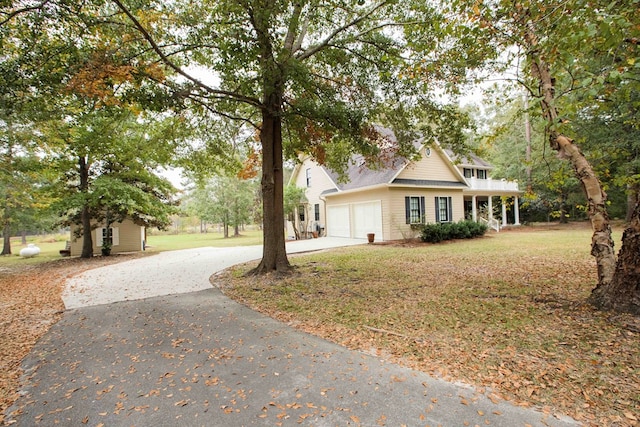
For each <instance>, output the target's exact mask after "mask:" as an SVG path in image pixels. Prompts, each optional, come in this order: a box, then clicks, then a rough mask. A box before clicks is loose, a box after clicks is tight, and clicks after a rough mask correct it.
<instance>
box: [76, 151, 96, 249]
mask: <svg viewBox="0 0 640 427" xmlns="http://www.w3.org/2000/svg"><path fill="white" fill-rule="evenodd" d="M78 169H79V172H80V192H81V193H82V195H84V196H86V195H87V193H88V192H89V166H88V164H87V159H86V158H85V157H84V156H79V157H78ZM80 221H81V223H82V252H81V253H80V258H91V257H92V256H93V240H92V238H91V212H90V210H89V205H88V201H87V199H85V201H84V203H83V205H82V212H81V213H80Z"/></svg>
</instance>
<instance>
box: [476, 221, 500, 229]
mask: <svg viewBox="0 0 640 427" xmlns="http://www.w3.org/2000/svg"><path fill="white" fill-rule="evenodd" d="M478 220H479V221H480V222H481V223H483V224H486V225H487V226H488V227H489V228H491V229H492V230H495V231H497V232H498V233H499V232H500V221H498V220H497V219H495V218H491V219H484V218H478Z"/></svg>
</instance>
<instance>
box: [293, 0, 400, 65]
mask: <svg viewBox="0 0 640 427" xmlns="http://www.w3.org/2000/svg"><path fill="white" fill-rule="evenodd" d="M389 3H391V1H390V0H385V1H383V2H381V3H379V4H378V5H376V6H374V7H372V8H371V10H369V11H368V12H367V13H365V14H364V15H361V16H358V17H357V18H355V19H354V20H352V21H351V22H348V23H347V24H344V25H343V26H341V27H338V28H336V29H335V30H334V31H333V32H332V33H331V34H329V35H328V36H327V37H326V38H325V39H324V40H323V41H321V42H320V43H318V44H317V45H315V46H313V47H311V48H309V49H307V50H306V51H303V52H302V53H301V54H300V55H298V59H300V60H304V59H307V58H310V57H311V56H313V55H315V54H316V53H318V52H320V51H321V50H323V49H325V48H327V47H329V45H330V44H331V42H332V41H333V39H335V38H336V37H337V36H338V35H339V34H341V33H343V32H344V31H346V30H348V29H349V28H351V27H353V26H355V25H358V24H359V23H361V22H362V21H364V20H365V19H367V18H368V17H370V16H371V15H373V14H374V13H375V12H377V11H378V10H379V9H381V8H383V7H384V6H386V5H387V4H389Z"/></svg>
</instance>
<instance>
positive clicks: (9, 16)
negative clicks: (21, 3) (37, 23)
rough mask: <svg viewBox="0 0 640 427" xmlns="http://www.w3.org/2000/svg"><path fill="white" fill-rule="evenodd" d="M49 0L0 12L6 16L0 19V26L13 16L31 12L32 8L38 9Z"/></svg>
mask: <svg viewBox="0 0 640 427" xmlns="http://www.w3.org/2000/svg"><path fill="white" fill-rule="evenodd" d="M49 2H50V0H44V1H43V2H41V3H39V4H37V5H35V6H30V7H24V8H22V9H16V10H14V11H12V12H2V15H5V16H6V18H5V19H3V20H2V21H0V27H1V26H3V25H4V24H6V23H7V22H9V21H11V20H12V19H13V18H14V17H16V16H18V15H20V14H22V13H27V12H32V11H34V10H39V9H41V8H42V7H44V6H45V5H46V4H47V3H49Z"/></svg>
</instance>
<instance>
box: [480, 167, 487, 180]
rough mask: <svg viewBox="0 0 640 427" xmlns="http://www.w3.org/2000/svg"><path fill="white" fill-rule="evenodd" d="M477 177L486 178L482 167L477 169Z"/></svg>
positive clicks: (485, 172)
mask: <svg viewBox="0 0 640 427" xmlns="http://www.w3.org/2000/svg"><path fill="white" fill-rule="evenodd" d="M478 179H487V171H486V170H484V169H478Z"/></svg>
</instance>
